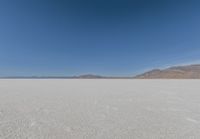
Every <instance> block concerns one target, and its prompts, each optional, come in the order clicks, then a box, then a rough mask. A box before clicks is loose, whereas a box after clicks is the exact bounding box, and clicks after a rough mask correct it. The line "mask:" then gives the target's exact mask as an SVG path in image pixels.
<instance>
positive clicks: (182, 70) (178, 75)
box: [135, 64, 200, 79]
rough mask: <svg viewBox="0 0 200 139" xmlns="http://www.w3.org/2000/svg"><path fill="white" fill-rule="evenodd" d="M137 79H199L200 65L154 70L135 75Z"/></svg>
mask: <svg viewBox="0 0 200 139" xmlns="http://www.w3.org/2000/svg"><path fill="white" fill-rule="evenodd" d="M135 78H138V79H200V64H199V65H187V66H176V67H170V68H167V69H163V70H161V69H155V70H151V71H148V72H146V73H143V74H140V75H137V76H136V77H135Z"/></svg>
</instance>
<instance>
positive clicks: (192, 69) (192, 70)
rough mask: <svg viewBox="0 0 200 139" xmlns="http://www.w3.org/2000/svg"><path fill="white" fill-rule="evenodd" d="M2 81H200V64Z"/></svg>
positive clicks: (11, 77) (18, 77) (29, 77)
mask: <svg viewBox="0 0 200 139" xmlns="http://www.w3.org/2000/svg"><path fill="white" fill-rule="evenodd" d="M0 78H2V79H200V64H199V65H197V64H196V65H186V66H174V67H170V68H166V69H153V70H151V71H148V72H145V73H143V74H140V75H136V76H132V77H131V76H130V77H116V76H101V75H94V74H85V75H79V76H6V77H0Z"/></svg>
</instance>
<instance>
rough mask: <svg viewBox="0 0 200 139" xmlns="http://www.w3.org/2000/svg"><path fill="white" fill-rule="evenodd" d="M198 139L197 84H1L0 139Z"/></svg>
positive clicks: (30, 81)
mask: <svg viewBox="0 0 200 139" xmlns="http://www.w3.org/2000/svg"><path fill="white" fill-rule="evenodd" d="M30 138H33V139H199V138H200V80H111V79H110V80H109V79H108V80H104V79H100V80H91V79H90V80H83V79H82V80H78V79H74V80H72V79H71V80H58V79H54V80H51V79H49V80H46V79H40V80H36V79H21V80H19V79H13V80H11V79H8V80H0V139H30Z"/></svg>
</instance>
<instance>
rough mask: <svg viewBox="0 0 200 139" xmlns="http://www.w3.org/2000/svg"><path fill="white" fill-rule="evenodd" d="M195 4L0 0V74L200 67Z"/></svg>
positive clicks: (199, 12)
mask: <svg viewBox="0 0 200 139" xmlns="http://www.w3.org/2000/svg"><path fill="white" fill-rule="evenodd" d="M199 7H200V2H199V1H198V0H1V1H0V76H33V75H38V76H48V75H50V76H62V75H65V76H69V75H76V74H78V75H79V74H87V73H92V74H100V75H117V76H129V75H134V74H136V73H140V72H143V71H145V70H148V69H151V68H158V67H165V66H170V65H176V64H184V63H197V62H200V8H199Z"/></svg>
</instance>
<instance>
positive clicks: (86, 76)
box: [73, 74, 106, 79]
mask: <svg viewBox="0 0 200 139" xmlns="http://www.w3.org/2000/svg"><path fill="white" fill-rule="evenodd" d="M73 78H78V79H100V78H106V77H104V76H100V75H93V74H85V75H79V76H74V77H73Z"/></svg>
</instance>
